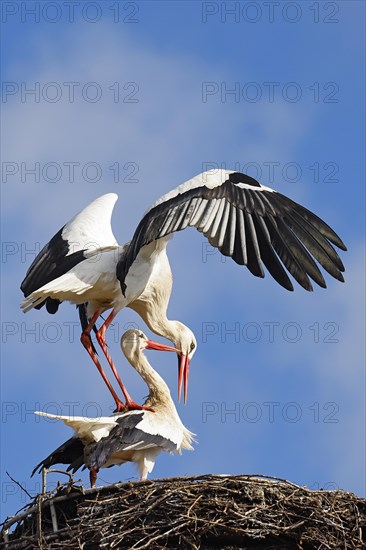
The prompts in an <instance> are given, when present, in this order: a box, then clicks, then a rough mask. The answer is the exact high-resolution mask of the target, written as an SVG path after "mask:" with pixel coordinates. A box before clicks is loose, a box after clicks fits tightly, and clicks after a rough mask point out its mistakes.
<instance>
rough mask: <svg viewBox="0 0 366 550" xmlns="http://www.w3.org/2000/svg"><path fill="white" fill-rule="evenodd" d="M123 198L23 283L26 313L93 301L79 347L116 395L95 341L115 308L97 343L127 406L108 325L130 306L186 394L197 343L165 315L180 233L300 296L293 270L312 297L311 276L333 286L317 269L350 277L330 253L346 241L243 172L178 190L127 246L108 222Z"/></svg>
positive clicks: (60, 236) (61, 240)
mask: <svg viewBox="0 0 366 550" xmlns="http://www.w3.org/2000/svg"><path fill="white" fill-rule="evenodd" d="M116 200H117V195H116V194H114V193H109V194H107V195H103V196H101V197H99V198H98V199H96V200H95V201H93V202H92V203H91V204H89V206H87V207H86V208H84V210H82V211H81V212H80V213H79V214H77V215H76V216H75V217H74V218H73V219H72V220H71V221H70V222H68V223H67V224H66V225H65V226H64V227H63V228H62V229H61V230H60V231H59V232H58V233H57V234H56V235H55V236H54V237H53V238H52V239H51V241H50V242H49V243H48V244H47V245H46V246H45V247H44V248H43V250H42V251H41V252H40V253H39V254H38V256H37V257H36V259H35V260H34V261H33V263H32V265H31V266H30V268H29V270H28V272H27V274H26V277H25V279H24V281H23V282H22V285H21V289H22V291H23V293H24V296H25V300H24V301H23V302H22V304H21V307H22V308H23V310H24V311H25V312H26V311H29V310H30V309H32V308H34V307H35V308H40V307H42V306H43V305H44V304H46V307H47V310H48V311H49V312H50V313H54V312H55V311H57V308H58V306H59V304H60V302H61V301H70V302H72V303H75V304H78V305H79V306H80V307H81V309H83V307H84V306H82V304H84V303H87V305H86V319H87V321H84V323H83V324H84V326H83V328H84V330H83V334H82V337H81V341H82V343H83V345H84V346H85V347H86V349H87V350H88V352H89V354H90V355H91V357H92V359H93V361H94V363H95V364H96V365H97V367H98V369H99V370H100V372H101V373H102V376H103V378H104V380H105V381H106V383H107V384H108V387H109V388H110V390H111V391H112V392H113V389H112V387H111V385H110V383H109V381H108V380H107V377H106V376H105V374H104V372H103V370H102V368H101V366H100V364H99V361H98V359H97V357H96V354H95V352H94V349H93V346H92V343H91V338H90V332H91V330H92V329H93V328H94V325H95V322H96V321H97V319H98V317H99V316H100V315H101V313H103V312H104V311H106V310H108V309H112V311H111V313H110V314H109V316H108V317H107V319H106V320H105V322H104V324H103V325H102V326H101V328H100V329H99V330H97V331H96V336H97V340H98V343H99V344H100V346H101V348H102V350H103V352H104V354H105V355H106V358H107V360H108V362H109V364H110V366H111V367H112V369H113V372H114V374H115V376H116V378H117V380H118V383H119V385H120V387H121V388H122V391H123V392H124V395H125V398H126V405H127V407H128V408H131V409H132V408H134V407H135V406H136V404H135V403H134V402H133V401H132V400H131V398H130V396H129V395H128V393H127V392H126V390H125V388H124V386H123V384H122V382H121V380H120V379H119V377H118V374H117V372H116V370H115V367H114V365H113V362H112V359H111V357H110V355H109V353H108V350H107V346H106V341H105V332H106V330H107V328H108V327H109V325H110V324H111V322H112V321H113V319H114V318H115V316H116V315H117V313H118V312H119V311H120V310H121V309H122V308H123V307H126V306H127V307H130V308H132V309H134V310H135V311H136V312H137V313H139V315H140V316H141V317H142V319H143V320H144V321H145V323H146V324H147V325H148V327H150V329H151V330H153V331H154V332H155V333H156V334H159V335H161V336H164V337H165V338H167V339H168V340H170V341H172V342H173V343H174V346H175V347H176V348H178V349H179V351H180V370H179V383H178V393H179V391H180V386H181V381H182V380H184V382H185V398H186V395H187V388H186V384H187V381H188V372H189V364H190V359H191V358H192V356H193V353H194V352H195V349H196V340H195V337H194V335H193V333H192V332H191V331H190V330H189V329H188V328H187V327H186V326H185V325H183V324H182V323H180V322H179V321H171V320H169V319H168V318H167V314H166V312H167V306H168V302H169V298H170V294H171V290H172V275H171V270H170V265H169V261H168V258H167V255H166V246H167V244H168V242H169V239H170V236H171V234H172V233H174V232H175V231H181V230H182V229H185V228H186V227H195V228H196V229H198V231H200V232H202V233H203V234H204V235H205V236H206V237H207V239H208V240H209V242H210V243H211V245H212V246H214V247H216V248H218V249H219V250H220V252H221V253H222V254H224V255H225V256H230V257H231V258H232V259H233V260H234V261H235V262H236V263H238V264H241V265H246V267H247V268H248V269H249V271H250V272H251V273H252V274H253V275H255V276H256V277H264V270H263V264H264V266H265V267H266V268H267V270H268V271H269V273H270V274H271V275H272V277H274V279H275V280H276V281H277V282H278V283H279V284H280V285H282V286H283V287H284V288H286V289H287V290H293V285H292V282H291V280H290V278H289V276H288V274H287V272H286V270H287V271H288V272H289V273H290V274H291V275H292V276H293V278H294V279H295V280H296V281H297V282H298V283H299V284H300V285H301V286H302V287H303V288H305V289H306V290H308V291H310V290H312V284H311V281H310V279H312V280H313V281H314V282H315V283H317V284H318V285H319V286H321V287H323V288H325V287H326V284H325V280H324V277H323V275H322V273H321V272H320V269H319V267H318V265H317V262H318V263H319V264H320V265H321V266H322V267H323V268H324V269H325V270H326V271H327V272H328V273H329V274H330V275H332V276H333V277H334V278H336V279H338V280H339V281H343V280H344V279H343V276H342V272H343V271H344V267H343V264H342V261H341V259H340V258H339V256H338V254H337V252H336V251H335V249H334V248H333V246H332V244H333V245H336V246H337V247H338V248H340V249H342V250H346V247H345V245H344V243H343V242H342V240H341V239H340V237H338V235H337V234H336V233H335V232H334V231H333V230H332V229H331V228H330V227H329V226H328V225H327V224H326V223H325V222H324V221H322V220H321V219H320V218H319V217H317V216H316V215H315V214H313V213H312V212H310V211H309V210H307V209H306V208H304V207H302V206H300V205H299V204H297V203H296V202H294V201H292V200H291V199H289V198H287V197H285V196H284V195H282V194H281V193H278V192H277V191H274V190H273V189H270V188H269V187H266V186H264V185H261V184H260V183H258V182H257V181H256V180H255V179H253V178H251V177H250V176H248V175H245V174H242V173H240V172H234V171H230V170H218V171H209V172H203V173H202V174H199V175H198V176H196V177H194V178H192V179H190V180H189V181H187V182H185V183H183V184H182V185H180V186H179V187H177V188H176V189H174V190H173V191H170V192H169V193H167V194H166V195H164V196H163V197H161V198H160V199H159V200H158V201H156V202H155V203H154V204H153V205H152V206H151V208H150V209H149V210H148V211H147V212H146V213H145V215H144V216H143V217H142V219H141V221H140V223H139V225H138V226H137V229H136V231H135V233H134V235H133V237H132V240H131V241H130V242H129V243H127V244H126V245H125V246H119V245H118V244H117V243H116V239H115V237H114V235H113V233H112V229H111V224H110V221H111V216H112V210H113V207H114V204H115V202H116ZM95 330H96V329H95ZM113 396H114V399H115V401H116V405H117V411H121V410H123V404H122V402H121V401H120V400H119V398H118V397H117V396H116V394H115V393H114V392H113Z"/></svg>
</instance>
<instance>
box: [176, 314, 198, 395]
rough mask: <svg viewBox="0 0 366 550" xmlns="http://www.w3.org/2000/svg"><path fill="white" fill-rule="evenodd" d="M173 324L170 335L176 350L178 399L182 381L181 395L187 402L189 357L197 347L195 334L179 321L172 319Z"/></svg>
mask: <svg viewBox="0 0 366 550" xmlns="http://www.w3.org/2000/svg"><path fill="white" fill-rule="evenodd" d="M172 324H173V325H174V334H173V335H172V341H173V342H174V345H175V347H176V348H177V349H178V350H179V351H178V354H177V355H178V399H180V394H181V390H182V383H183V386H184V390H183V395H184V403H186V402H187V395H188V378H189V367H190V363H191V359H192V357H193V355H194V354H195V352H196V349H197V340H196V338H195V335H194V334H193V332H192V331H191V329H189V328H188V327H186V325H183V323H181V322H180V321H172Z"/></svg>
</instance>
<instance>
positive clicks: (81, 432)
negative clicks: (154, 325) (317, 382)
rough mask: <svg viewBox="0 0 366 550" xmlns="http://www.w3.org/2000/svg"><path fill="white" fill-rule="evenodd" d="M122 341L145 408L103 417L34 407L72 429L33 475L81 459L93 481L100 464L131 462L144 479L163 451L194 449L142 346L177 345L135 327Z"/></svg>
mask: <svg viewBox="0 0 366 550" xmlns="http://www.w3.org/2000/svg"><path fill="white" fill-rule="evenodd" d="M121 347H122V351H123V353H124V354H125V357H126V358H127V360H128V361H129V362H130V364H131V365H132V366H133V368H134V369H136V371H137V372H138V373H139V374H140V376H141V377H142V378H143V379H144V381H145V382H146V384H147V386H148V388H149V395H148V397H147V399H146V401H145V403H144V406H145V410H142V411H140V410H133V411H127V412H124V413H116V414H114V415H112V416H109V417H102V418H86V417H78V416H76V417H73V416H59V415H54V414H49V413H43V412H36V414H39V415H41V416H47V417H49V418H55V419H58V420H63V421H64V422H65V424H66V425H67V426H70V427H71V428H73V429H74V430H75V435H74V437H72V438H71V439H69V440H68V441H66V442H65V443H64V444H63V445H61V446H60V447H59V448H58V449H56V450H55V451H54V452H53V453H51V454H50V455H49V456H48V457H47V458H45V459H44V460H43V461H42V462H41V463H40V464H38V465H37V466H36V467H35V468H34V470H33V472H32V475H33V474H34V473H35V471H36V470H37V469H42V468H49V467H50V466H52V465H53V464H59V463H61V464H70V465H69V467H68V471H69V470H72V471H73V472H76V471H77V470H78V469H79V468H80V467H81V466H82V465H83V464H85V466H86V467H87V468H89V472H90V484H91V486H92V487H94V485H95V482H96V479H97V474H98V471H99V469H100V468H108V467H109V466H113V465H118V464H124V463H125V462H135V463H136V465H137V467H138V470H139V474H140V479H141V480H145V479H146V478H147V475H148V474H149V473H151V472H152V470H153V468H154V465H155V460H156V457H157V456H158V455H159V454H160V453H161V452H163V451H167V452H169V453H174V452H177V453H179V454H181V452H182V449H187V450H190V451H192V450H193V447H192V445H191V443H192V442H193V436H194V434H193V433H192V432H190V431H189V430H187V428H185V426H184V425H183V423H182V421H181V419H180V418H179V416H178V413H177V410H176V408H175V405H174V402H173V400H172V398H171V395H170V391H169V388H168V386H167V384H166V383H165V382H164V380H163V379H162V378H161V376H160V375H159V374H158V373H157V372H156V371H155V370H154V369H153V368H152V366H151V365H150V364H149V362H148V360H147V359H146V357H145V355H144V353H143V352H144V350H145V349H158V350H161V351H177V350H176V349H175V348H171V347H170V346H166V345H163V344H157V343H156V342H153V341H151V340H148V339H147V337H146V336H145V334H144V333H143V332H141V331H140V330H136V329H131V330H128V331H127V332H125V334H124V335H123V336H122V338H121Z"/></svg>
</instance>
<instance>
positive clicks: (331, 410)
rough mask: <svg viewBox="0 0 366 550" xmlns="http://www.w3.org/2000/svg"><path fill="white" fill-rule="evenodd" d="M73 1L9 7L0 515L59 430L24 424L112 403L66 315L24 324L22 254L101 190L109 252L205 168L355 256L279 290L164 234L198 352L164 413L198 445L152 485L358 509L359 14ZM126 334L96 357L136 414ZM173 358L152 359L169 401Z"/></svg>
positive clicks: (329, 6) (361, 438)
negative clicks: (270, 488) (199, 485)
mask: <svg viewBox="0 0 366 550" xmlns="http://www.w3.org/2000/svg"><path fill="white" fill-rule="evenodd" d="M76 4H78V5H76ZM76 4H75V6H74V13H73V17H71V15H72V14H71V13H70V11H69V10H70V9H71V8H68V7H67V6H65V4H64V3H63V2H52V3H49V2H45V3H42V2H41V3H39V2H38V3H37V2H27V3H24V2H3V3H2V6H1V7H2V10H3V11H2V21H3V24H2V31H3V38H2V40H3V44H2V46H3V47H2V52H3V57H2V81H3V84H2V86H3V88H2V90H3V96H2V101H3V103H2V113H3V115H2V138H3V139H2V142H3V144H2V184H1V191H2V201H1V208H2V210H1V226H2V273H3V277H2V299H1V306H2V368H1V397H2V419H1V421H2V426H1V427H2V429H1V432H2V438H3V441H2V455H1V481H2V497H1V501H2V516H6V515H7V514H14V513H15V512H16V510H18V509H19V508H20V507H21V506H22V505H24V504H25V502H26V497H25V496H24V494H22V493H21V491H20V489H19V487H18V486H17V485H15V484H14V483H13V482H11V481H10V479H8V478H7V476H6V473H5V472H6V471H9V473H10V474H11V476H12V477H14V478H15V479H16V480H18V481H19V482H20V483H21V484H22V485H23V486H25V487H26V489H27V490H28V491H29V492H30V493H32V494H33V493H34V492H35V491H37V489H39V483H40V477H39V476H38V477H35V478H32V479H31V478H30V472H31V471H32V469H33V467H34V466H35V464H36V463H37V462H39V461H40V460H41V459H42V458H44V457H45V456H46V455H47V454H48V453H49V452H50V451H52V450H53V449H54V448H55V447H56V446H58V445H59V444H60V443H61V442H62V441H64V440H65V439H66V438H68V437H69V436H70V430H69V429H68V428H66V427H65V426H64V425H63V424H61V423H57V422H56V423H55V422H47V421H46V420H45V419H42V418H38V417H37V418H36V417H34V415H33V411H34V410H37V409H38V410H39V409H41V410H46V411H48V412H53V413H54V412H59V413H63V414H68V413H69V412H70V410H72V411H74V413H75V414H89V415H91V416H93V415H95V414H102V413H103V414H110V412H111V407H112V405H113V403H112V402H111V399H110V396H109V394H108V393H107V391H106V390H105V388H104V386H103V383H102V381H101V379H100V378H99V376H98V373H97V371H96V369H95V368H94V367H93V365H92V363H91V361H90V360H89V358H88V357H87V354H86V353H85V351H84V349H83V348H82V346H81V345H80V344H79V331H78V328H77V320H78V319H77V314H76V311H75V308H74V306H71V305H68V304H65V305H63V307H61V308H60V310H59V312H58V314H57V315H56V316H50V315H48V314H47V312H45V311H43V310H41V311H32V312H30V313H28V314H27V315H24V314H22V313H21V311H20V309H19V302H20V300H21V298H22V295H21V292H20V290H19V285H20V283H21V281H22V279H23V278H24V275H25V272H26V270H27V267H28V266H29V264H30V263H31V261H32V259H33V258H34V250H37V247H39V246H40V245H43V244H45V243H46V242H47V241H48V240H49V238H50V237H51V236H52V235H53V234H54V233H55V232H56V231H57V230H58V229H59V228H60V227H61V226H62V225H63V224H64V223H65V222H66V221H67V220H68V219H70V218H71V217H72V216H73V215H74V214H75V213H76V212H77V211H78V210H80V209H81V208H83V207H84V206H85V205H86V204H87V203H88V202H90V201H91V200H92V199H94V198H95V197H97V196H99V195H101V194H103V193H107V192H111V191H113V192H116V193H118V195H119V200H118V202H117V204H116V207H115V211H114V216H113V230H114V233H115V235H116V237H117V238H118V240H119V242H120V243H123V242H125V241H126V240H128V239H129V238H130V237H131V236H132V233H133V231H134V228H135V227H136V224H137V223H138V221H139V219H140V217H141V215H142V214H143V212H144V211H145V210H146V209H147V208H148V206H149V205H150V204H151V203H152V202H153V201H154V200H156V199H157V198H158V197H159V196H160V195H162V194H163V193H165V192H167V191H169V190H170V189H172V188H174V187H176V186H177V185H178V184H180V183H182V182H183V181H185V180H187V179H189V178H190V177H192V176H194V175H195V174H197V173H199V172H201V171H202V170H203V169H205V167H207V166H208V165H209V164H211V165H212V166H221V165H222V166H226V167H227V168H234V169H238V168H240V169H241V170H244V171H247V172H248V173H249V174H250V175H252V176H254V177H258V179H259V180H260V181H261V182H262V183H264V184H266V185H269V186H270V187H274V188H275V189H277V190H278V191H280V192H281V193H283V194H285V195H288V196H290V197H291V198H292V199H294V200H296V201H298V202H300V203H301V204H303V205H304V206H306V207H307V208H309V209H311V210H313V211H314V212H316V213H317V214H318V215H319V216H320V217H322V218H323V219H325V220H326V221H327V222H328V223H329V224H330V225H331V226H332V227H333V228H334V229H335V230H336V231H337V232H338V233H339V234H340V236H341V237H342V239H343V240H344V242H345V243H346V244H347V246H348V249H349V250H348V252H347V253H342V255H341V256H342V259H343V260H344V263H345V266H346V274H345V277H346V283H345V284H344V285H342V284H340V283H339V282H337V281H335V280H331V278H330V277H329V276H326V280H327V285H328V288H327V289H326V290H323V289H320V288H317V289H315V291H314V292H313V293H311V294H309V293H306V292H305V291H304V290H303V289H301V288H299V287H297V288H296V289H295V292H293V293H288V292H286V291H285V290H283V289H282V288H281V287H279V286H278V285H276V284H275V283H274V282H273V281H272V280H271V279H270V277H269V276H268V275H267V276H266V277H265V279H264V280H261V279H257V278H255V277H253V276H252V275H251V274H250V273H249V272H248V270H246V269H244V268H240V267H239V266H237V265H235V264H234V263H233V262H230V261H229V260H227V259H224V258H221V257H220V255H219V254H218V253H217V254H213V251H212V249H210V248H207V247H206V244H205V240H204V238H203V237H202V235H200V234H198V233H197V232H196V231H194V230H193V229H190V230H186V231H184V232H183V233H181V234H179V235H176V236H175V237H174V239H173V241H172V242H171V243H170V244H169V257H170V260H171V264H172V270H173V276H174V287H173V293H172V297H171V301H170V306H169V316H170V318H172V319H179V320H181V321H182V322H184V323H185V324H187V325H188V326H190V328H191V329H192V330H193V331H194V332H195V334H196V336H197V341H198V351H197V353H196V355H195V357H194V361H193V362H192V368H191V378H190V394H189V401H188V405H187V406H186V407H184V406H183V405H178V411H179V413H180V415H181V418H182V420H183V422H184V423H185V424H186V426H187V427H188V428H190V429H191V430H192V431H194V432H195V433H196V434H197V439H198V442H199V443H198V444H197V446H196V450H195V452H193V453H185V454H183V455H182V456H181V457H171V456H168V455H167V456H161V457H160V459H159V460H158V461H157V465H156V467H155V470H154V472H153V477H165V476H173V475H185V474H196V473H260V474H268V475H274V476H279V477H283V478H287V479H289V480H291V481H293V482H295V483H299V484H302V485H307V486H308V487H312V488H318V487H322V486H326V487H329V488H337V487H340V488H344V489H347V490H350V491H354V492H356V493H358V494H363V495H364V494H365V474H364V460H365V425H364V422H365V421H364V418H365V370H364V359H365V351H364V331H365V326H364V303H365V300H364V245H365V239H364V181H365V173H364V149H365V142H364V133H363V122H364V104H363V100H364V91H365V90H364V75H363V62H364V53H363V52H364V31H363V21H364V3H362V2H315V3H310V2H291V3H288V2H280V3H279V4H278V3H271V2H270V3H264V4H263V3H253V2H241V3H238V2H202V3H201V2H171V3H169V2H128V3H127V2H109V1H108V0H107V1H105V2H79V3H76ZM277 4H278V5H277ZM55 6H57V9H56V7H55ZM238 6H239V7H238ZM232 8H234V9H236V10H237V11H236V12H235V13H231V14H230V10H231V9H232ZM29 10H36V11H35V12H34V13H33V15H32V13H30V11H29ZM37 10H38V11H37ZM117 10H118V11H117ZM71 19H73V21H71ZM93 21H94V22H93ZM32 89H33V90H35V91H34V92H33V93H32V92H31V90H32ZM32 170H33V172H32ZM131 324H134V325H136V326H139V327H140V328H142V329H143V330H146V332H147V333H148V335H149V336H152V335H151V334H150V333H149V331H148V330H147V329H145V327H144V326H143V324H142V323H141V322H140V320H139V319H138V317H137V316H136V315H135V314H134V313H133V312H131V311H129V310H125V311H122V312H121V313H120V314H119V316H118V318H117V320H116V323H115V325H114V327H113V330H112V331H111V332H110V334H109V340H108V343H109V345H110V349H111V353H112V356H113V357H114V359H115V361H116V363H117V365H118V366H119V370H120V372H121V374H122V377H123V379H124V381H125V382H126V385H127V387H128V389H129V390H130V392H131V394H132V395H133V396H134V397H135V398H136V400H140V401H141V400H143V398H144V396H145V395H146V389H145V387H144V385H143V384H142V382H141V380H140V379H138V377H137V375H136V374H135V373H134V372H133V371H132V369H131V368H130V367H129V366H128V365H127V364H126V361H125V360H124V358H123V357H122V355H121V352H120V349H119V338H120V336H121V335H122V333H123V332H124V331H125V330H126V328H129V327H130V326H131ZM166 355H168V356H166ZM166 355H165V354H157V353H155V354H153V353H150V354H149V359H150V361H151V363H152V365H153V366H155V367H156V368H157V369H158V370H159V372H160V373H161V374H162V375H163V376H164V378H165V379H166V380H167V382H168V383H169V385H170V387H171V389H172V394H173V396H174V398H175V397H176V360H175V359H174V358H173V357H172V356H170V355H169V354H166ZM53 476H54V477H53V478H50V482H51V484H52V483H54V484H56V482H57V479H58V477H57V475H55V474H53ZM81 477H82V479H84V480H85V482H86V475H85V474H82V475H81ZM130 478H136V473H135V470H134V468H133V466H124V467H122V468H118V467H116V468H113V469H109V470H106V471H103V472H102V473H101V475H100V483H111V482H115V481H118V480H124V479H130Z"/></svg>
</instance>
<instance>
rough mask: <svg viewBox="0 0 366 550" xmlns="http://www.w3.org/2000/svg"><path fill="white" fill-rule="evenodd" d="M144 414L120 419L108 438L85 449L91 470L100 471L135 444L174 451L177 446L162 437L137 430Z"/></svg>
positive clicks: (86, 462) (86, 460)
mask: <svg viewBox="0 0 366 550" xmlns="http://www.w3.org/2000/svg"><path fill="white" fill-rule="evenodd" d="M143 415H144V412H142V413H141V414H135V415H126V416H122V417H120V418H119V419H118V420H117V422H118V426H115V427H114V428H113V430H112V431H111V432H110V434H109V436H108V437H104V438H102V439H101V440H100V441H98V442H95V443H91V444H90V445H88V446H87V448H86V449H85V464H86V466H87V467H88V468H89V469H90V470H98V469H99V468H102V467H103V466H104V464H106V462H107V461H108V460H109V459H110V458H111V457H112V456H113V455H114V453H117V452H120V451H123V450H125V449H126V448H127V447H130V446H131V445H133V444H135V443H146V445H154V446H156V447H162V448H163V449H164V450H166V451H174V450H175V449H176V444H175V443H174V442H173V441H170V440H169V439H167V438H166V437H163V436H161V435H151V434H148V433H146V432H144V431H143V430H140V429H138V428H136V425H137V424H138V423H139V422H140V421H141V419H142V417H143Z"/></svg>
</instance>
